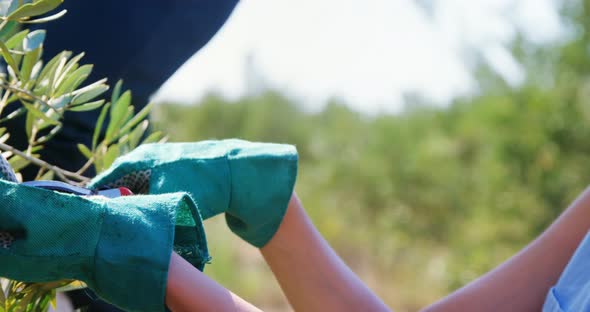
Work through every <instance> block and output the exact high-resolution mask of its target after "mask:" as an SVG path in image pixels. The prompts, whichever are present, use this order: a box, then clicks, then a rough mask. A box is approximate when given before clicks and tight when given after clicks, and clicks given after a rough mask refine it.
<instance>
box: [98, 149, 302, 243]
mask: <svg viewBox="0 0 590 312" xmlns="http://www.w3.org/2000/svg"><path fill="white" fill-rule="evenodd" d="M296 175H297V151H296V150H295V147H293V146H291V145H282V144H268V143H252V142H247V141H242V140H235V139H233V140H223V141H203V142H197V143H165V144H146V145H142V146H140V147H138V148H137V149H135V150H134V151H132V152H131V153H129V154H127V155H124V156H122V157H120V158H119V159H117V160H116V161H115V163H114V164H113V166H112V167H111V168H110V169H109V170H107V171H106V172H104V173H103V174H101V175H99V176H97V177H96V178H95V179H94V180H93V181H92V182H91V187H94V188H99V187H119V186H126V187H129V188H130V189H131V190H132V191H133V192H134V193H141V194H146V193H148V194H162V193H168V192H179V191H183V192H187V193H189V194H190V195H191V196H192V197H193V199H194V200H195V201H196V202H197V203H198V208H199V211H200V213H201V216H202V217H203V219H208V218H210V217H212V216H215V215H217V214H220V213H225V217H226V220H227V224H228V226H229V228H230V229H231V230H232V231H233V232H234V233H236V234H237V235H238V236H240V237H241V238H242V239H244V240H246V241H247V242H249V243H250V244H252V245H254V246H256V247H262V246H264V245H265V244H266V243H267V242H268V241H269V240H270V239H271V238H272V237H273V235H274V233H275V232H276V231H277V229H278V227H279V225H280V224H281V221H282V219H283V216H284V214H285V211H286V209H287V206H288V203H289V199H290V198H291V194H292V192H293V186H294V184H295V178H296Z"/></svg>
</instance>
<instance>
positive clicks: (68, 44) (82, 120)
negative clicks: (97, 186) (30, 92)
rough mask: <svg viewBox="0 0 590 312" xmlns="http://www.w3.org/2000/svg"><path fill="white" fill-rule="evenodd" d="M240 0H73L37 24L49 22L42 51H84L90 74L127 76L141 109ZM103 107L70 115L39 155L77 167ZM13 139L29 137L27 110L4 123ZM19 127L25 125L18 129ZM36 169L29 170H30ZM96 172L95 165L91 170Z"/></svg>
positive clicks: (46, 55)
mask: <svg viewBox="0 0 590 312" xmlns="http://www.w3.org/2000/svg"><path fill="white" fill-rule="evenodd" d="M237 2H238V0H125V1H121V0H100V1H88V0H70V1H65V2H64V5H63V7H64V8H66V9H68V11H69V12H68V14H67V15H66V16H64V17H63V18H61V19H59V20H57V21H54V22H51V23H48V24H43V25H40V26H39V27H40V28H44V29H47V39H46V42H45V52H44V59H49V58H51V57H53V56H54V55H56V54H57V53H59V52H61V51H62V50H71V51H73V52H74V53H79V52H83V51H84V52H86V57H85V58H84V60H83V62H85V63H91V64H95V67H94V72H93V74H92V76H91V77H90V78H89V80H88V81H89V82H92V81H96V80H98V79H101V78H104V77H107V78H109V81H110V83H111V85H114V83H115V82H116V81H117V80H118V79H120V78H122V79H124V81H125V85H124V87H125V88H129V89H131V90H132V92H133V99H134V100H133V104H134V105H135V106H136V109H140V108H141V107H143V106H145V105H146V104H147V101H148V99H149V96H150V95H151V94H152V93H154V92H155V91H156V90H157V89H158V88H159V87H160V86H161V85H162V84H163V83H164V82H165V81H166V80H167V79H168V78H169V77H170V76H171V75H172V74H173V73H174V72H175V71H176V69H177V68H178V67H180V66H181V65H182V64H183V63H184V62H185V61H186V60H187V59H188V58H190V57H191V56H192V55H193V54H194V53H195V52H197V51H198V50H199V49H201V48H202V47H203V46H204V45H205V44H206V43H207V42H208V41H209V40H210V39H211V38H212V37H213V36H214V35H215V33H216V32H217V31H218V30H219V29H220V28H221V26H222V25H223V24H224V23H225V21H226V20H227V18H228V17H229V15H230V14H231V12H232V11H233V9H234V7H235V5H236V4H237ZM98 114H99V111H93V112H86V113H71V114H67V115H66V116H65V118H66V121H65V123H64V129H63V131H62V132H61V133H60V134H59V135H58V136H57V137H56V138H55V139H54V140H53V141H52V142H51V143H50V144H48V145H47V146H46V148H45V149H44V150H43V151H42V157H43V158H44V159H45V160H47V161H49V162H51V163H54V164H57V165H59V166H61V167H63V168H65V169H69V170H77V169H79V168H80V167H81V166H82V165H83V164H84V162H85V159H84V158H83V157H82V156H81V155H80V153H79V152H78V151H77V148H76V143H80V142H82V143H85V144H87V145H88V144H90V142H91V136H92V131H93V129H94V125H95V122H96V119H97V117H98ZM6 126H7V127H9V129H19V131H18V132H13V136H12V138H11V143H12V144H15V145H16V146H23V145H24V144H26V137H25V134H24V118H22V119H19V120H17V121H15V122H12V123H10V124H7V125H6ZM20 129H23V130H22V131H20ZM33 171H34V170H30V172H25V176H28V177H31V175H32V174H33ZM88 174H89V175H93V172H89V173H88Z"/></svg>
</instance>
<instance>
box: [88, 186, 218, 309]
mask: <svg viewBox="0 0 590 312" xmlns="http://www.w3.org/2000/svg"><path fill="white" fill-rule="evenodd" d="M104 203H105V204H106V205H107V207H108V209H107V213H106V214H105V215H104V218H103V225H102V229H101V232H100V238H99V240H98V244H97V247H96V258H95V272H94V276H95V281H94V283H93V284H92V285H90V284H89V286H90V287H91V288H92V289H94V290H95V291H96V293H97V294H98V295H99V296H100V297H102V298H103V299H105V300H106V301H109V302H111V303H113V304H115V305H118V306H120V307H121V308H124V309H125V310H128V311H163V310H165V303H164V302H165V292H166V284H167V277H168V266H169V263H170V256H171V253H172V250H173V249H174V250H175V251H177V252H178V253H179V254H180V255H181V256H183V257H184V258H185V259H186V260H188V261H189V262H191V263H192V264H193V265H194V266H195V267H197V268H198V269H199V270H202V269H203V266H204V265H205V263H206V262H207V261H208V260H209V255H208V252H207V244H206V239H205V233H204V230H203V227H202V223H201V220H200V217H198V214H196V216H197V217H198V218H192V217H190V216H191V215H194V213H196V211H197V210H196V206H195V204H194V202H193V201H192V199H191V198H190V197H189V196H188V195H186V194H185V193H171V194H163V195H141V196H125V197H118V198H114V199H105V200H104ZM179 231H181V232H182V233H183V234H184V235H185V236H182V235H181V236H179V238H180V239H179V240H177V239H176V235H175V234H176V233H178V232H179ZM189 238H190V239H189Z"/></svg>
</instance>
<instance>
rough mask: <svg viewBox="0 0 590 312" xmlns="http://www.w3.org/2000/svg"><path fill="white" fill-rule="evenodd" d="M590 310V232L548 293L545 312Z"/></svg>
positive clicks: (582, 311) (581, 311)
mask: <svg viewBox="0 0 590 312" xmlns="http://www.w3.org/2000/svg"><path fill="white" fill-rule="evenodd" d="M562 311H563V312H570V311H572V312H573V311H575V312H585V311H590V233H589V234H586V237H585V238H584V240H583V241H582V242H581V243H580V245H579V246H578V249H577V250H576V252H575V253H574V255H573V257H572V258H571V259H570V262H569V263H568V265H567V266H566V268H565V270H564V271H563V273H562V274H561V276H560V278H559V281H558V282H557V284H556V285H555V286H553V287H552V288H551V289H550V290H549V292H548V293H547V298H546V300H545V305H544V306H543V312H562Z"/></svg>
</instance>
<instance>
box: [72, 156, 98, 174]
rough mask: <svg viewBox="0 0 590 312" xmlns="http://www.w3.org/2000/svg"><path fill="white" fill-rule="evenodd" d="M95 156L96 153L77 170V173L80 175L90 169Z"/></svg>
mask: <svg viewBox="0 0 590 312" xmlns="http://www.w3.org/2000/svg"><path fill="white" fill-rule="evenodd" d="M94 156H95V155H92V157H90V158H89V159H88V161H87V162H86V163H85V164H84V166H82V168H80V169H79V170H78V171H76V173H77V174H80V175H82V174H84V172H86V170H88V169H89V168H90V166H92V164H93V163H94Z"/></svg>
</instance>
